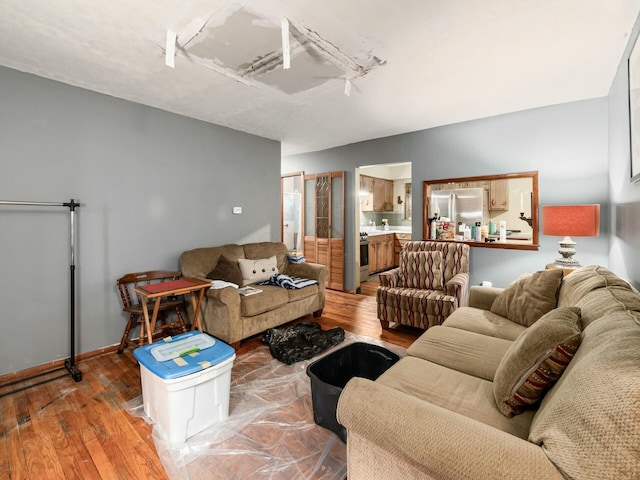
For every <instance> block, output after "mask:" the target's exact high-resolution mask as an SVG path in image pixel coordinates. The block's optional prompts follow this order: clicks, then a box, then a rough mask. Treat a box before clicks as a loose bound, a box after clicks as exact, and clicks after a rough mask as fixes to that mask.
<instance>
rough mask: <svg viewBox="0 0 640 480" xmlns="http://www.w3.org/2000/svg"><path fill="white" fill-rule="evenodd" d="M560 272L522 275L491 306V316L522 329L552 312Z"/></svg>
mask: <svg viewBox="0 0 640 480" xmlns="http://www.w3.org/2000/svg"><path fill="white" fill-rule="evenodd" d="M561 281H562V270H560V269H553V270H542V271H539V272H535V273H532V274H527V275H522V276H521V277H520V278H518V279H516V280H515V281H513V282H512V283H511V284H510V285H509V286H508V287H507V288H505V289H504V290H503V291H502V292H501V293H500V294H499V295H498V296H497V297H496V298H495V300H494V301H493V303H492V304H491V312H492V313H495V314H496V315H500V316H502V317H505V318H508V319H509V320H511V321H512V322H515V323H519V324H520V325H524V326H525V327H529V326H531V325H533V323H534V322H535V321H536V320H538V319H539V318H540V317H542V316H543V315H544V314H545V313H547V312H549V311H551V310H553V309H554V308H556V304H557V301H558V290H559V288H560V283H561Z"/></svg>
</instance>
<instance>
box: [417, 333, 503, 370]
mask: <svg viewBox="0 0 640 480" xmlns="http://www.w3.org/2000/svg"><path fill="white" fill-rule="evenodd" d="M511 343H512V342H511V341H509V340H503V339H502V338H496V337H490V336H487V335H481V334H479V333H474V332H467V331H466V330H461V329H459V328H448V327H443V326H439V325H436V326H435V327H431V328H430V329H429V330H427V331H426V332H425V333H423V334H422V335H421V336H420V337H418V339H417V340H416V341H415V342H413V343H412V344H411V346H410V347H409V348H408V349H407V355H411V356H413V357H418V358H422V359H424V360H429V361H430V362H433V363H437V364H438V365H442V366H444V367H449V368H453V369H454V370H458V371H459V372H464V373H468V374H469V375H473V376H475V377H480V378H484V379H485V380H490V381H492V380H493V376H494V375H495V373H496V369H497V368H498V365H499V364H500V360H502V357H503V356H504V354H505V353H506V351H507V350H508V349H509V347H510V346H511Z"/></svg>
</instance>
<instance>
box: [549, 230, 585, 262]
mask: <svg viewBox="0 0 640 480" xmlns="http://www.w3.org/2000/svg"><path fill="white" fill-rule="evenodd" d="M558 244H559V245H560V249H559V250H558V253H559V254H560V258H558V259H556V262H555V264H556V265H558V266H559V267H563V268H578V267H581V266H582V265H580V262H578V260H576V259H575V258H573V256H574V255H575V254H576V249H575V246H576V242H574V241H573V240H571V237H564V238H563V239H562V240H560V241H559V242H558Z"/></svg>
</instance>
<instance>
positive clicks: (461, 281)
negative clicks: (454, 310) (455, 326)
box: [444, 273, 469, 307]
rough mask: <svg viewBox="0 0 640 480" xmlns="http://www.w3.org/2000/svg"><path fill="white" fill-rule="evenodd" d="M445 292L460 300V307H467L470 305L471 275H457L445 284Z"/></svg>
mask: <svg viewBox="0 0 640 480" xmlns="http://www.w3.org/2000/svg"><path fill="white" fill-rule="evenodd" d="M444 291H445V293H446V294H447V295H451V296H452V297H455V298H457V299H458V306H459V307H466V306H467V304H468V303H469V274H468V273H456V274H455V275H454V276H453V277H451V278H450V279H449V281H448V282H447V283H446V284H445V286H444Z"/></svg>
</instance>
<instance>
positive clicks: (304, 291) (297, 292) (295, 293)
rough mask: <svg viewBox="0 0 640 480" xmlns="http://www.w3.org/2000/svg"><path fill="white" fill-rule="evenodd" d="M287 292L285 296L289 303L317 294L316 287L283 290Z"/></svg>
mask: <svg viewBox="0 0 640 480" xmlns="http://www.w3.org/2000/svg"><path fill="white" fill-rule="evenodd" d="M285 290H287V295H289V301H290V302H297V301H298V300H302V299H303V298H309V297H313V296H314V295H317V294H318V285H317V284H315V285H309V286H308V287H304V288H292V289H285Z"/></svg>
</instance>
